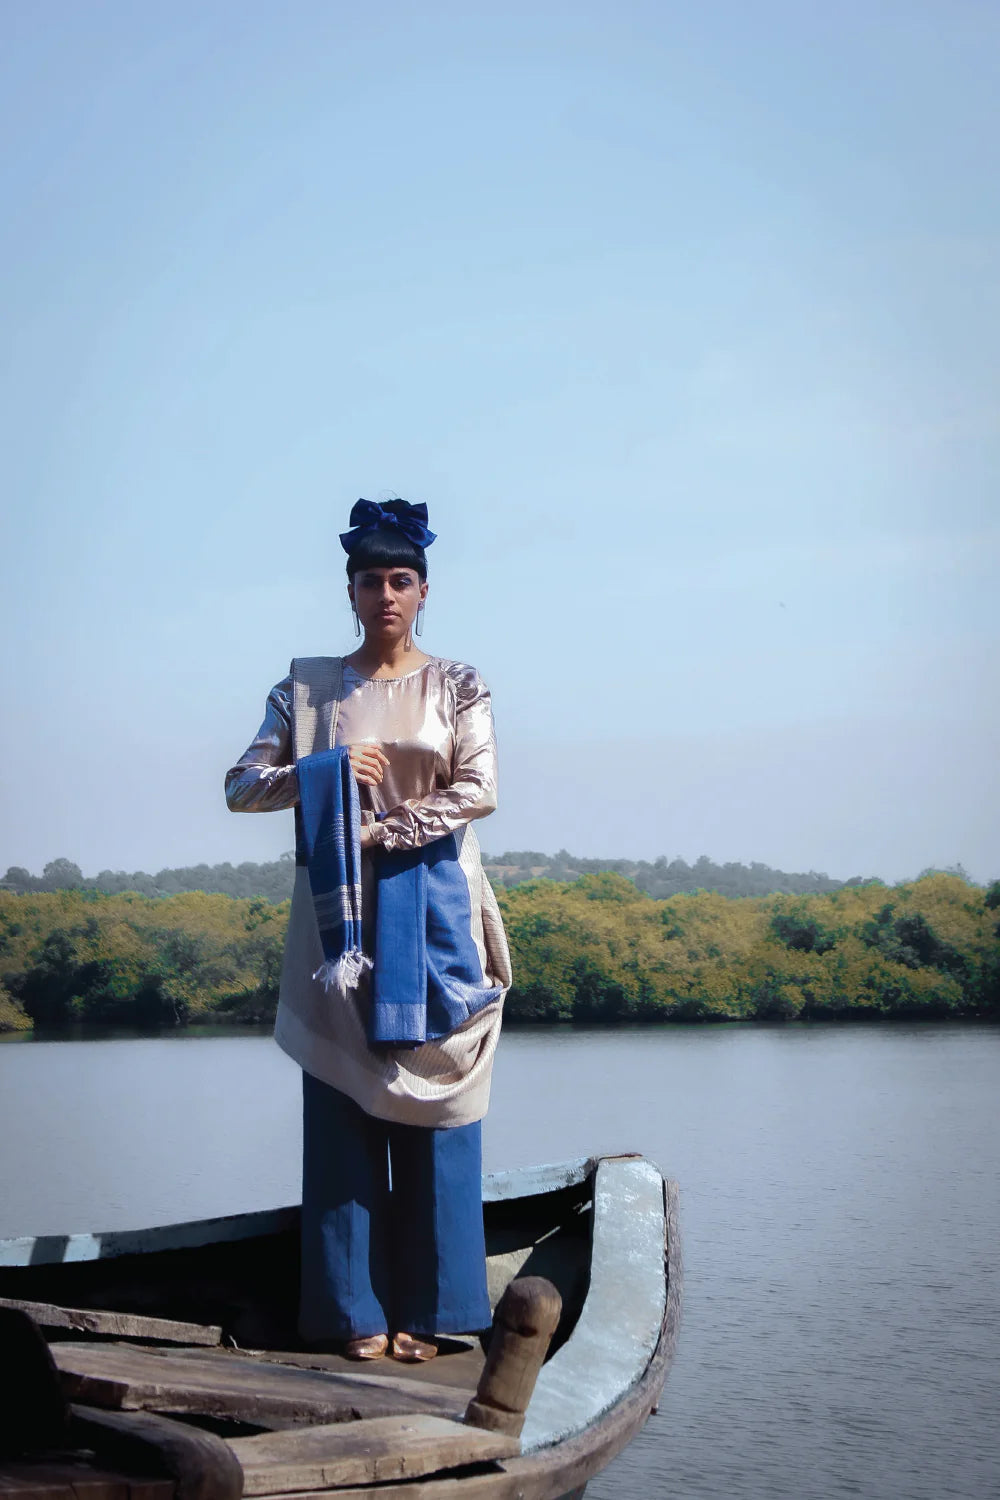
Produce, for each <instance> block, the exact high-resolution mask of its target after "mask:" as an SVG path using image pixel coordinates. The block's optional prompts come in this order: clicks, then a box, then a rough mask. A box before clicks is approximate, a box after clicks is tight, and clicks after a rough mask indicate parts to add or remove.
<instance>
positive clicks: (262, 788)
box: [226, 677, 299, 812]
mask: <svg viewBox="0 0 1000 1500" xmlns="http://www.w3.org/2000/svg"><path fill="white" fill-rule="evenodd" d="M291 705H292V679H291V677H285V678H283V679H282V681H281V682H279V683H277V684H276V686H275V687H273V688H272V689H271V691H270V692H269V693H268V695H267V708H266V709H265V712H264V722H263V724H262V725H261V726H260V728H259V729H258V731H257V733H256V735H255V737H254V740H253V743H252V744H251V745H250V747H249V749H247V750H245V751H244V753H243V754H242V755H241V756H240V758H239V760H238V761H237V762H236V764H235V766H232V767H231V768H230V770H228V771H227V772H226V801H227V803H228V804H229V810H230V812H276V811H278V810H279V809H281V808H285V807H294V806H295V804H296V803H297V802H298V800H299V783H298V776H297V775H296V771H295V765H294V761H293V756H292V707H291Z"/></svg>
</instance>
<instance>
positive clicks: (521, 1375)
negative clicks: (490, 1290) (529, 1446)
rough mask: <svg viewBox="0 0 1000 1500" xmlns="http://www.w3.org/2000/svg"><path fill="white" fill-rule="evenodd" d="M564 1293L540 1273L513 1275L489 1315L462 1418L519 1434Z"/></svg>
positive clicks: (485, 1426) (494, 1428) (474, 1425)
mask: <svg viewBox="0 0 1000 1500" xmlns="http://www.w3.org/2000/svg"><path fill="white" fill-rule="evenodd" d="M561 1311H562V1298H561V1297H560V1295H559V1293H558V1292H557V1291H556V1289H555V1287H554V1286H553V1285H552V1283H551V1281H546V1280H545V1279H544V1278H543V1277H541V1276H525V1277H523V1278H522V1279H521V1280H520V1281H512V1282H511V1284H510V1286H509V1287H508V1288H507V1290H506V1291H505V1292H504V1294H503V1297H502V1298H501V1299H500V1305H499V1307H498V1308H497V1310H496V1316H495V1317H494V1319H493V1333H492V1336H491V1338H490V1348H489V1353H488V1354H487V1356H486V1366H485V1368H484V1370H483V1373H482V1376H481V1377H480V1380H479V1385H478V1387H477V1390H476V1394H475V1396H474V1397H473V1399H472V1400H471V1401H470V1402H469V1405H468V1407H467V1409H466V1413H465V1420H466V1422H468V1423H470V1424H471V1425H472V1426H473V1427H482V1428H484V1429H486V1430H487V1431H490V1432H505V1433H508V1434H509V1435H510V1436H512V1437H519V1436H520V1433H521V1429H522V1427H523V1426H524V1414H525V1412H526V1411H527V1409H528V1403H529V1401H530V1400H531V1395H532V1392H533V1391H534V1389H535V1383H536V1381H537V1380H538V1372H539V1370H540V1369H541V1368H542V1361H543V1360H544V1358H545V1355H546V1351H547V1350H548V1347H549V1344H550V1342H551V1340H552V1335H553V1334H554V1333H555V1331H556V1325H557V1324H558V1322H559V1314H560V1313H561Z"/></svg>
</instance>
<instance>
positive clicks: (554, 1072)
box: [0, 1025, 1000, 1500]
mask: <svg viewBox="0 0 1000 1500" xmlns="http://www.w3.org/2000/svg"><path fill="white" fill-rule="evenodd" d="M299 1098H300V1091H299V1075H298V1071H297V1069H296V1068H295V1067H294V1066H293V1065H292V1064H291V1063H290V1062H289V1061H288V1060H287V1059H286V1058H285V1057H283V1056H282V1054H281V1053H280V1052H279V1051H278V1050H277V1048H275V1047H274V1045H273V1043H272V1042H271V1041H270V1040H269V1039H267V1038H265V1037H262V1036H260V1035H233V1034H232V1033H231V1032H230V1033H228V1034H226V1035H224V1036H199V1037H191V1036H186V1037H178V1038H169V1039H159V1038H158V1039H144V1040H137V1039H130V1040H125V1039H122V1040H104V1041H94V1042H79V1041H74V1042H41V1043H37V1042H33V1041H23V1040H15V1039H12V1040H10V1041H7V1042H5V1043H4V1045H0V1142H2V1164H0V1235H3V1234H18V1233H65V1232H69V1231H74V1230H81V1229H88V1230H89V1229H95V1230H100V1229H112V1228H124V1227H139V1226H141V1225H146V1224H154V1223H158V1222H168V1221H170V1220H174V1219H181V1218H197V1217H200V1216H203V1215H209V1214H212V1215H214V1214H224V1213H235V1212H239V1211H240V1210H243V1209H250V1208H261V1207H269V1206H273V1205H276V1204H280V1203H286V1202H292V1201H294V1200H296V1198H297V1195H298V1155H299ZM998 1126H1000V1029H998V1028H991V1027H986V1026H958V1025H951V1026H948V1025H941V1026H937V1025H924V1026H902V1025H897V1026H891V1027H888V1026H887V1027H882V1028H878V1027H846V1026H844V1027H836V1026H812V1027H807V1026H788V1027H784V1028H773V1029H770V1028H749V1027H739V1026H719V1027H705V1026H692V1027H686V1028H685V1027H663V1028H638V1029H631V1030H629V1029H625V1030H614V1031H611V1030H592V1031H569V1030H560V1029H552V1030H549V1029H544V1030H541V1029H532V1030H525V1031H517V1030H510V1031H509V1032H508V1033H507V1034H506V1035H505V1037H504V1040H503V1042H502V1045H501V1049H500V1053H499V1055H498V1058H497V1063H496V1069H495V1073H494V1091H493V1103H492V1107H491V1110H490V1114H489V1116H488V1118H487V1122H486V1133H485V1145H486V1164H487V1167H499V1166H512V1165H519V1164H526V1163H530V1162H536V1161H555V1160H559V1159H561V1158H565V1157H574V1156H581V1155H588V1154H591V1153H597V1152H617V1151H642V1152H643V1153H645V1154H646V1155H648V1156H650V1157H651V1158H652V1159H653V1160H655V1161H656V1162H657V1163H658V1164H659V1165H660V1167H661V1168H662V1169H663V1171H664V1172H665V1173H667V1174H668V1175H670V1176H673V1177H676V1178H677V1179H678V1180H679V1182H680V1185H681V1194H682V1197H681V1205H682V1228H683V1237H684V1258H685V1291H684V1319H683V1326H682V1330H681V1341H680V1348H679V1351H678V1356H677V1359H676V1361H675V1363H674V1367H673V1369H672V1371H671V1374H670V1376H669V1378H668V1382H667V1387H666V1391H665V1393H664V1399H663V1402H662V1404H661V1406H660V1410H659V1413H658V1415H657V1416H655V1417H653V1418H652V1419H651V1421H650V1422H649V1424H648V1426H647V1427H646V1429H645V1431H644V1432H643V1433H642V1434H641V1435H640V1436H639V1438H637V1439H636V1441H635V1442H634V1443H633V1444H632V1445H631V1446H630V1447H629V1449H627V1450H626V1452H625V1453H624V1454H623V1455H622V1456H621V1457H620V1458H619V1459H617V1460H616V1461H615V1463H614V1464H612V1465H611V1466H610V1467H609V1468H608V1469H607V1470H606V1471H605V1473H604V1474H603V1475H601V1476H599V1477H598V1478H597V1479H596V1480H594V1481H593V1482H592V1484H591V1485H590V1487H589V1488H588V1496H590V1495H592V1496H593V1497H594V1500H639V1497H640V1496H641V1497H645V1496H653V1495H663V1496H670V1497H677V1500H779V1497H783V1496H788V1497H795V1500H813V1497H815V1500H830V1497H834V1496H842V1495H854V1496H864V1497H866V1500H949V1497H955V1500H982V1497H988V1496H994V1497H995V1496H1000V1269H998V1264H1000V1261H998V1249H1000V1129H998Z"/></svg>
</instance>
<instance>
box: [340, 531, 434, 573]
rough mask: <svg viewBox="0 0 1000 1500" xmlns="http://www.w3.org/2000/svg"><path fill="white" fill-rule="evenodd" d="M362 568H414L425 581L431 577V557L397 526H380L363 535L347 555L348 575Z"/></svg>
mask: <svg viewBox="0 0 1000 1500" xmlns="http://www.w3.org/2000/svg"><path fill="white" fill-rule="evenodd" d="M362 568H412V569H413V571H414V572H415V573H416V574H418V575H419V577H420V581H421V582H423V581H424V580H425V579H426V577H427V558H426V557H425V555H424V551H423V548H422V547H418V546H416V545H415V543H413V542H411V541H410V539H409V537H407V536H404V535H403V533H402V532H401V531H397V530H396V528H395V527H393V526H386V527H385V528H382V527H379V529H378V530H377V531H369V532H368V534H367V535H366V536H363V537H359V539H358V541H357V543H356V544H355V546H354V547H352V549H351V551H350V552H349V553H348V555H347V576H348V578H353V577H354V575H355V573H359V572H360V571H361V569H362Z"/></svg>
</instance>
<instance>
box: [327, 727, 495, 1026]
mask: <svg viewBox="0 0 1000 1500" xmlns="http://www.w3.org/2000/svg"><path fill="white" fill-rule="evenodd" d="M298 781H299V800H300V805H301V811H302V831H303V839H304V844H305V855H306V865H307V868H308V871H309V884H310V889H311V890H312V896H313V905H314V907H315V910H316V921H317V924H318V926H319V933H320V940H321V942H322V945H323V956H324V960H325V961H324V963H323V965H322V967H321V968H320V969H318V970H317V971H316V974H315V976H314V977H315V978H318V979H321V980H322V981H323V982H324V983H325V984H326V986H327V988H328V989H330V988H337V989H339V990H340V991H341V992H342V993H345V994H346V992H347V990H348V989H352V988H354V987H355V986H356V985H357V983H358V980H359V979H360V975H361V973H362V971H363V969H364V968H368V967H371V966H372V959H370V958H367V957H366V956H365V955H364V953H363V951H362V946H361V943H362V938H361V879H360V876H361V808H360V802H359V798H358V788H357V783H356V781H355V780H354V772H353V771H352V769H351V763H350V758H349V756H348V752H347V750H346V749H345V748H343V747H340V748H338V749H335V750H323V751H320V752H319V753H318V754H316V755H307V756H304V757H303V758H302V759H301V760H299V762H298ZM375 903H376V904H375V922H374V931H375V952H374V973H373V976H372V987H371V1005H370V1007H369V1014H368V1039H369V1041H370V1042H371V1043H372V1044H373V1045H375V1046H396V1047H400V1046H402V1047H407V1046H409V1047H414V1046H419V1045H420V1043H421V1042H425V1041H434V1040H436V1039H438V1038H440V1037H443V1036H447V1034H448V1033H449V1032H451V1031H454V1029H455V1028H456V1027H457V1026H461V1025H462V1023H463V1022H464V1021H467V1020H468V1019H469V1017H470V1016H472V1015H475V1013H476V1012H477V1011H479V1010H482V1008H483V1007H484V1006H485V1005H490V1004H492V1003H493V1002H494V1001H495V1000H499V999H500V997H501V995H502V994H503V988H502V986H491V985H488V984H487V983H486V980H485V978H484V976H483V966H482V961H481V959H480V956H479V949H478V947H477V945H476V942H475V939H474V937H473V929H472V900H471V895H470V891H469V882H468V878H467V876H466V874H465V871H464V870H463V868H462V866H461V863H460V862H459V857H458V839H457V837H456V835H455V834H453V833H450V834H448V835H447V836H446V837H445V838H441V839H435V840H433V841H432V842H431V843H429V844H424V845H422V846H421V847H420V848H417V849H403V850H397V851H392V852H390V851H388V850H385V849H379V850H377V852H376V856H375Z"/></svg>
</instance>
